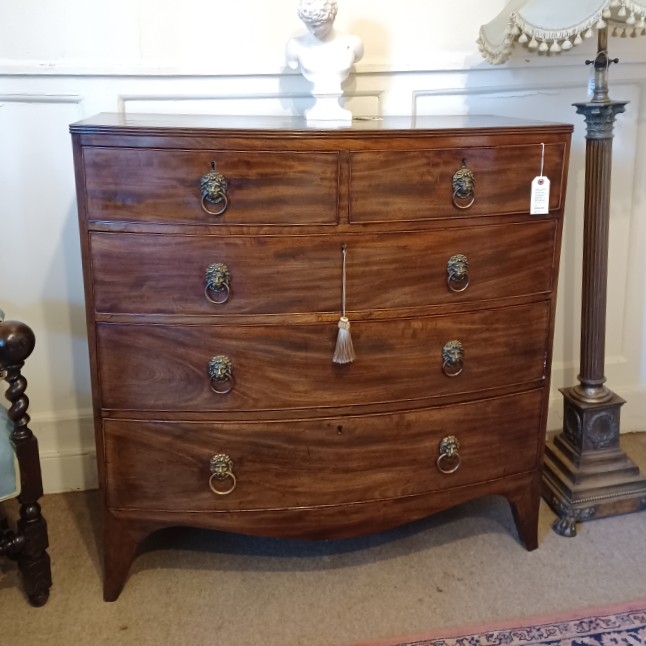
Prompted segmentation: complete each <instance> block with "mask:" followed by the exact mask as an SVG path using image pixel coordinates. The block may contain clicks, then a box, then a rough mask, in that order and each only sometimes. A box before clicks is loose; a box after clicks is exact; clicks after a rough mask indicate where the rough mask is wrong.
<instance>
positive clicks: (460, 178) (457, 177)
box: [452, 159, 476, 210]
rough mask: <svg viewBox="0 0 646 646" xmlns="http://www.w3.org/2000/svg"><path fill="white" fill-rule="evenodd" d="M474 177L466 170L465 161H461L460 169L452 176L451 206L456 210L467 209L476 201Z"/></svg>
mask: <svg viewBox="0 0 646 646" xmlns="http://www.w3.org/2000/svg"><path fill="white" fill-rule="evenodd" d="M475 183H476V180H475V177H474V175H473V173H472V172H471V170H469V169H468V168H467V160H466V159H463V160H462V167H461V168H460V169H459V170H457V171H456V172H455V174H454V175H453V180H452V185H453V206H455V207H456V208H458V209H462V210H465V209H469V208H471V207H472V206H473V204H474V203H475V201H476V191H475Z"/></svg>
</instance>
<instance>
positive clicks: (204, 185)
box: [200, 161, 229, 215]
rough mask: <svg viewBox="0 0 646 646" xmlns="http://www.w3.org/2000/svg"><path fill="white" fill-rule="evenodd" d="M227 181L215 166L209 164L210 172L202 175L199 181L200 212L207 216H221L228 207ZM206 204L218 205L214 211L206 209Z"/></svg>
mask: <svg viewBox="0 0 646 646" xmlns="http://www.w3.org/2000/svg"><path fill="white" fill-rule="evenodd" d="M227 188H228V185H227V180H226V179H225V177H224V175H223V174H222V173H220V172H219V171H218V169H217V164H216V163H215V162H214V161H212V162H211V170H210V171H209V172H208V173H206V174H205V175H202V178H201V179H200V192H201V193H202V202H201V204H202V210H203V211H204V212H205V213H208V214H209V215H222V214H223V213H224V212H225V211H226V210H227V207H228V206H229V198H228V197H227ZM207 202H208V204H216V205H220V207H219V208H218V209H216V210H214V211H211V210H210V209H209V208H208V207H207Z"/></svg>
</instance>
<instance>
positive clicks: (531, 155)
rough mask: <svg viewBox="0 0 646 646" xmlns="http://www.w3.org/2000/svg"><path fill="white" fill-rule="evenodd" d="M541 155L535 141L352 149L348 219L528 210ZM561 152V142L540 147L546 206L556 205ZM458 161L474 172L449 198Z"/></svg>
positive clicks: (447, 215)
mask: <svg viewBox="0 0 646 646" xmlns="http://www.w3.org/2000/svg"><path fill="white" fill-rule="evenodd" d="M541 155H542V146H541V145H540V144H534V145H524V146H500V147H495V148H493V147H492V148H484V147H483V148H465V149H443V150H426V151H420V150H415V151H397V152H392V151H366V152H355V153H352V155H351V162H350V164H351V165H350V169H351V180H350V196H351V197H350V220H351V221H352V222H387V221H393V220H401V221H405V220H429V219H434V218H447V217H463V216H465V215H474V216H476V215H482V216H484V215H498V214H506V213H528V212H529V205H530V194H531V192H530V189H531V183H532V180H533V179H534V178H535V177H536V176H537V175H539V174H540V171H541ZM564 157H565V145H564V144H549V145H546V146H545V157H544V174H545V175H546V176H547V177H548V178H549V180H550V183H551V187H550V189H551V190H550V200H549V205H550V209H551V210H554V209H558V208H560V206H561V192H562V189H563V186H562V177H563V172H564V168H563V160H564ZM463 162H464V164H465V166H466V168H468V170H470V171H471V172H472V174H473V179H474V186H473V191H472V192H471V191H469V194H468V195H469V196H468V197H466V198H464V199H459V197H458V196H456V197H455V199H454V185H453V177H454V175H455V173H456V172H457V171H459V170H460V169H461V168H462V164H463Z"/></svg>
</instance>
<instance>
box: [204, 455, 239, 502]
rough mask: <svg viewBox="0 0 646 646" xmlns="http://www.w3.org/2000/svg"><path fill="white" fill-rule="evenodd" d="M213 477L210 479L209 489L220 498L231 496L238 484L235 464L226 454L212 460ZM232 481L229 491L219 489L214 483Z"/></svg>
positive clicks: (216, 456) (215, 456)
mask: <svg viewBox="0 0 646 646" xmlns="http://www.w3.org/2000/svg"><path fill="white" fill-rule="evenodd" d="M209 464H210V468H211V477H210V478H209V489H210V490H211V491H212V492H213V493H216V494H218V496H226V495H228V494H230V493H231V492H232V491H233V490H234V489H235V488H236V485H237V484H238V481H237V480H236V477H235V475H234V474H233V462H232V461H231V458H230V457H229V456H228V455H226V453H218V454H217V455H214V456H213V457H212V458H211V461H210V463H209ZM227 479H229V480H231V484H230V486H229V488H228V489H217V488H216V486H215V484H214V481H215V480H219V481H224V480H227Z"/></svg>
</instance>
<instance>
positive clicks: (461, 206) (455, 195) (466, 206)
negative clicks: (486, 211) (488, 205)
mask: <svg viewBox="0 0 646 646" xmlns="http://www.w3.org/2000/svg"><path fill="white" fill-rule="evenodd" d="M456 199H464V198H461V197H460V195H459V194H458V192H457V191H453V206H455V207H456V208H458V209H462V210H466V209H469V208H471V207H472V206H473V205H474V203H475V201H476V194H475V192H474V193H473V194H472V195H471V199H470V200H469V201H468V202H466V203H465V204H460V203H459V202H457V201H456Z"/></svg>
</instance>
